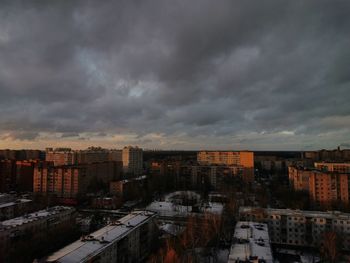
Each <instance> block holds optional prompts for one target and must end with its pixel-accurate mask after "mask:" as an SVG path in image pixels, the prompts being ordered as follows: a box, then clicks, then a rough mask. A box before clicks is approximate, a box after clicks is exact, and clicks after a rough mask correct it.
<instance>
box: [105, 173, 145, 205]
mask: <svg viewBox="0 0 350 263" xmlns="http://www.w3.org/2000/svg"><path fill="white" fill-rule="evenodd" d="M146 183H147V176H146V175H142V176H139V177H136V178H131V179H125V180H120V181H115V182H110V184H109V185H110V194H111V195H116V196H118V197H122V198H123V200H124V201H127V200H132V199H134V198H139V197H140V194H141V193H142V192H143V191H145V186H146Z"/></svg>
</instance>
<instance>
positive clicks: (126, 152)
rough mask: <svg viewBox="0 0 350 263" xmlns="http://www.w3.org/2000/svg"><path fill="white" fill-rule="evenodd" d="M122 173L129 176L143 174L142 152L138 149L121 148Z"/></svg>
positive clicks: (130, 147)
mask: <svg viewBox="0 0 350 263" xmlns="http://www.w3.org/2000/svg"><path fill="white" fill-rule="evenodd" d="M123 171H124V174H126V175H130V176H139V175H142V172H143V151H142V149H141V148H139V147H137V146H136V147H132V146H126V147H124V148H123Z"/></svg>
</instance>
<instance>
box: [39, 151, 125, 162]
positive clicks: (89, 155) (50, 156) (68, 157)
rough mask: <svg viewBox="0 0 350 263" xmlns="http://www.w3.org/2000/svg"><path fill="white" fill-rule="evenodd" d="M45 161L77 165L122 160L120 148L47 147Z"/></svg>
mask: <svg viewBox="0 0 350 263" xmlns="http://www.w3.org/2000/svg"><path fill="white" fill-rule="evenodd" d="M46 161H48V162H53V163H54V165H55V166H62V165H77V164H88V163H97V162H108V161H117V162H121V161H122V151H121V150H107V149H103V148H100V147H89V148H87V149H86V150H77V151H75V150H72V149H70V148H56V149H52V148H47V149H46Z"/></svg>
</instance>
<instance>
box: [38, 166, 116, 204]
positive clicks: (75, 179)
mask: <svg viewBox="0 0 350 263" xmlns="http://www.w3.org/2000/svg"><path fill="white" fill-rule="evenodd" d="M121 165H122V164H121V163H120V162H119V163H118V162H99V163H89V164H80V165H64V166H53V165H52V162H42V163H39V164H38V165H36V166H35V169H34V183H33V184H34V185H33V188H34V192H35V193H40V194H45V195H46V194H54V195H55V196H57V197H62V198H76V197H77V196H78V195H80V194H85V193H87V191H88V187H89V186H90V185H92V184H93V183H94V182H102V183H104V184H106V185H107V186H108V184H109V182H111V181H113V180H116V179H119V178H120V175H121V169H122V166H121ZM92 186H93V185H92Z"/></svg>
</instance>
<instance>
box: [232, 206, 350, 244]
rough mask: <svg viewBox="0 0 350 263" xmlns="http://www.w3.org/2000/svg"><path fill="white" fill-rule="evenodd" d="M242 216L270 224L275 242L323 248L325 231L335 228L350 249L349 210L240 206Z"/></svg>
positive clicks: (242, 217)
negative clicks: (342, 211)
mask: <svg viewBox="0 0 350 263" xmlns="http://www.w3.org/2000/svg"><path fill="white" fill-rule="evenodd" d="M239 217H240V220H246V221H258V222H264V223H266V224H268V227H269V232H270V238H271V243H273V244H279V245H291V246H302V247H320V246H321V245H322V244H323V242H324V234H325V233H326V232H330V231H334V232H336V233H338V234H339V235H340V236H341V238H342V240H343V244H342V246H343V247H342V249H345V250H350V214H347V213H341V212H337V211H329V212H318V211H301V210H291V209H272V208H256V207H240V209H239Z"/></svg>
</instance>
